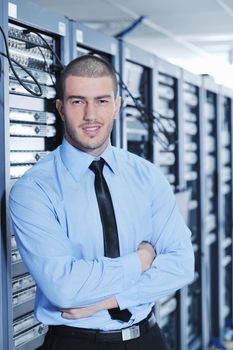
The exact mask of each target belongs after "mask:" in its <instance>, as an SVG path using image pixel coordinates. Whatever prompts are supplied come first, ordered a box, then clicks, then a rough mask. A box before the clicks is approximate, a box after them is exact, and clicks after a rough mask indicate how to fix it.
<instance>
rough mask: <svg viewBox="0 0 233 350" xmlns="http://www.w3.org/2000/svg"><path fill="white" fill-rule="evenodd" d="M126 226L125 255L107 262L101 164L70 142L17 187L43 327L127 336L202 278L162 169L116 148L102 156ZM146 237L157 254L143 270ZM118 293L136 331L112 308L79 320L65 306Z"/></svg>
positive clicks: (13, 202)
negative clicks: (98, 179)
mask: <svg viewBox="0 0 233 350" xmlns="http://www.w3.org/2000/svg"><path fill="white" fill-rule="evenodd" d="M101 157H103V158H104V159H105V161H106V165H105V166H104V171H103V173H104V176H105V179H106V181H107V184H108V186H109V189H110V193H111V196H112V201H113V205H114V210H115V216H116V221H117V226H118V234H119V242H120V252H121V256H120V257H119V258H114V259H112V258H107V257H104V249H103V232H102V225H101V220H100V215H99V208H98V204H97V200H96V195H95V189H94V173H93V172H92V171H91V170H90V169H89V168H88V167H89V165H90V164H91V162H92V161H93V159H94V157H93V156H91V155H89V154H87V153H84V152H82V151H79V150H77V149H76V148H74V147H73V146H71V145H70V144H69V143H68V142H67V141H66V140H65V139H64V140H63V143H62V145H61V146H59V147H58V148H57V149H56V150H55V151H53V152H51V153H50V154H49V155H48V156H47V157H46V158H44V159H43V160H41V161H40V162H38V163H37V164H36V165H35V166H34V167H32V168H31V169H30V170H29V171H28V172H27V173H26V174H25V175H24V176H23V177H21V178H20V179H19V180H18V181H17V182H16V184H15V185H14V186H13V188H12V190H11V193H10V212H11V217H12V221H13V228H14V233H15V237H16V240H17V244H18V248H19V251H20V254H21V256H22V259H23V260H24V262H25V264H26V266H27V267H28V269H29V271H30V273H31V275H32V276H33V278H34V279H35V281H36V284H37V293H36V302H35V315H36V317H37V319H38V320H40V321H41V322H43V323H44V324H49V325H56V324H66V325H71V326H74V327H83V328H97V329H103V330H110V329H119V328H122V327H125V326H127V325H131V324H133V323H136V322H139V321H140V320H142V319H143V318H145V317H146V316H147V314H148V313H149V311H150V309H151V307H152V305H153V304H154V302H155V301H157V300H159V299H160V298H162V297H164V296H166V295H169V294H171V293H173V292H174V291H175V290H177V289H179V288H181V287H182V286H183V285H185V284H187V283H188V282H190V281H191V280H192V279H193V273H194V257H193V249H192V244H191V240H190V236H191V235H190V231H189V229H188V228H187V227H186V225H185V223H184V221H183V219H182V217H181V215H180V213H179V211H178V209H177V206H176V202H175V197H174V195H173V193H172V190H171V188H170V186H169V184H168V183H167V181H166V179H165V178H164V176H163V175H162V174H161V172H160V170H159V169H158V168H157V167H156V166H155V165H153V164H152V163H150V162H148V161H146V160H144V159H142V158H140V157H138V156H136V155H134V154H131V153H129V152H127V151H125V150H122V149H117V148H115V147H112V146H111V145H109V146H108V147H107V148H106V149H105V151H104V152H103V154H102V155H101ZM143 240H146V241H149V242H151V243H152V244H153V245H154V247H155V249H156V253H157V257H156V259H155V260H154V262H153V265H152V267H151V268H150V269H149V270H148V271H147V272H145V273H141V264H140V260H139V258H138V256H137V254H136V253H135V251H136V249H137V247H138V245H139V243H140V242H141V241H143ZM113 295H114V296H116V298H117V301H118V303H119V306H120V308H121V309H124V308H128V309H129V310H130V311H131V313H132V317H131V319H130V321H129V322H128V324H126V323H123V322H122V321H117V320H111V318H110V315H109V313H108V312H107V311H106V310H103V311H101V312H98V313H96V314H94V315H93V316H91V317H88V318H82V319H77V320H70V319H69V320H68V319H64V318H62V315H61V312H60V308H68V307H83V306H87V305H90V304H93V303H96V302H98V301H100V300H103V299H105V298H107V297H109V296H113Z"/></svg>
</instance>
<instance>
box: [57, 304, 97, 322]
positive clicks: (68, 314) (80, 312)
mask: <svg viewBox="0 0 233 350" xmlns="http://www.w3.org/2000/svg"><path fill="white" fill-rule="evenodd" d="M61 312H62V317H63V318H68V319H77V318H84V317H90V316H92V315H93V314H94V313H95V312H96V311H95V305H92V306H87V307H80V308H70V309H61Z"/></svg>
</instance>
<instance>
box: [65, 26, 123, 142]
mask: <svg viewBox="0 0 233 350" xmlns="http://www.w3.org/2000/svg"><path fill="white" fill-rule="evenodd" d="M117 48H118V43H117V41H116V39H114V38H113V37H110V36H107V35H105V34H103V33H101V32H97V31H95V30H93V29H91V28H89V27H87V26H85V25H83V24H82V23H80V22H77V21H76V22H75V21H70V58H71V59H74V58H76V57H79V56H81V55H83V54H87V53H93V54H98V55H100V56H101V57H103V58H105V59H106V60H107V61H108V62H110V63H111V64H112V65H113V67H114V68H115V70H116V72H118V70H119V67H118V65H119V61H118V50H117ZM111 143H112V144H113V145H114V146H120V123H119V119H118V118H117V119H115V121H114V127H113V131H112V134H111Z"/></svg>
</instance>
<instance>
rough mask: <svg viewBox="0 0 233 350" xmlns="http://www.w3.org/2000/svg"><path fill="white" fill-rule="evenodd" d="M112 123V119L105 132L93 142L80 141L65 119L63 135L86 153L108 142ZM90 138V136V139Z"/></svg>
mask: <svg viewBox="0 0 233 350" xmlns="http://www.w3.org/2000/svg"><path fill="white" fill-rule="evenodd" d="M113 123H114V120H113V121H112V123H111V124H110V125H109V126H108V129H107V130H106V132H105V134H104V135H103V136H102V137H101V138H100V139H98V140H96V141H95V142H94V143H92V142H88V141H87V142H85V141H80V140H79V138H78V136H77V132H76V129H75V128H73V127H72V126H71V125H70V124H69V122H67V120H66V121H65V122H64V131H65V137H66V139H67V141H68V142H69V143H70V144H71V145H72V146H74V147H75V148H77V149H79V150H81V151H84V152H86V153H90V152H92V151H95V150H97V149H101V148H102V146H104V145H105V144H106V146H107V144H108V142H109V140H110V135H111V132H112V128H113ZM91 139H92V138H90V140H91Z"/></svg>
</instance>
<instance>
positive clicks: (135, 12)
mask: <svg viewBox="0 0 233 350" xmlns="http://www.w3.org/2000/svg"><path fill="white" fill-rule="evenodd" d="M32 1H33V2H35V3H38V4H39V5H40V6H43V7H46V8H50V9H52V10H54V11H56V12H59V13H61V14H63V15H65V16H67V17H69V18H71V19H73V20H78V21H81V22H84V23H86V24H87V25H89V26H91V27H92V28H94V29H96V30H100V31H102V32H104V33H106V34H108V35H115V34H118V33H119V32H121V31H122V30H123V29H126V28H128V27H129V26H130V25H131V24H132V23H133V22H134V21H135V20H137V19H138V18H139V17H140V16H144V19H143V20H142V22H141V23H140V24H139V25H138V26H137V27H136V28H135V29H134V30H133V31H132V32H130V33H129V34H128V35H127V36H126V37H125V40H127V41H129V42H131V43H134V44H136V45H137V46H140V47H142V48H143V49H145V50H147V51H150V52H153V53H155V54H157V55H158V56H161V57H164V58H166V59H167V60H169V61H171V62H173V63H176V64H179V65H182V66H185V68H188V69H189V67H191V66H192V65H193V66H195V69H194V68H193V71H195V70H196V71H197V72H198V70H200V73H204V72H205V70H208V68H209V67H210V63H211V65H213V64H214V65H218V68H219V63H220V62H221V63H223V64H225V63H226V66H227V63H233V0H195V1H193V0H143V1H141V0H92V1H88V0H66V1H64V0H32ZM204 59H205V62H207V63H205V64H204ZM229 67H230V66H229ZM231 67H233V65H231ZM207 73H208V72H207ZM232 78H233V70H232ZM231 80H232V81H233V79H231ZM232 84H233V83H232Z"/></svg>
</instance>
